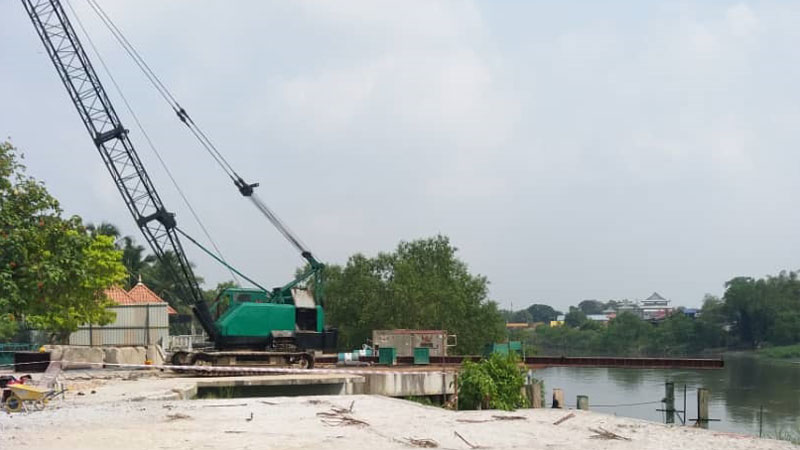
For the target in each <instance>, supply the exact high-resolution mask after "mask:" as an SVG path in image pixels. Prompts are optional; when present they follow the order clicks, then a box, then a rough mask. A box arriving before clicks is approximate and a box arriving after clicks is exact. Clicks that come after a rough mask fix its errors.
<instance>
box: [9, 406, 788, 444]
mask: <svg viewBox="0 0 800 450" xmlns="http://www.w3.org/2000/svg"><path fill="white" fill-rule="evenodd" d="M351 404H352V405H353V409H352V412H351V413H349V415H350V416H352V417H353V418H355V419H358V420H359V421H361V422H362V423H360V424H356V425H336V423H335V421H334V422H331V421H330V420H327V421H326V418H325V417H320V416H319V415H318V414H320V413H328V412H331V409H332V407H334V406H337V407H340V408H349V407H350V405H351ZM55 406H56V407H55V408H48V409H46V410H45V411H42V412H36V413H30V414H16V415H6V414H0V435H2V437H3V440H2V444H0V445H3V448H5V446H8V448H34V449H43V450H47V449H59V450H60V449H65V448H81V449H88V450H94V449H98V450H99V449H102V450H105V449H108V448H113V449H114V450H127V449H141V448H159V449H186V448H203V449H225V450H230V449H234V448H259V449H261V448H264V449H320V448H324V449H342V450H345V449H346V450H375V449H408V448H413V446H411V445H410V444H409V439H431V440H433V441H435V442H436V443H437V444H438V446H439V447H440V448H450V449H468V448H470V446H474V447H473V448H478V446H480V447H481V448H493V449H523V448H524V449H527V448H533V449H589V448H591V449H600V450H617V449H637V450H639V449H641V450H656V449H658V450H661V449H665V448H676V449H695V448H702V449H725V450H745V449H747V450H766V449H775V450H790V449H795V448H796V447H794V446H793V444H791V443H789V442H780V441H774V440H768V439H758V438H756V437H753V436H743V435H736V434H730V433H721V432H714V431H708V430H701V429H696V428H689V427H675V426H666V425H662V424H657V423H652V422H646V421H642V420H635V419H627V418H623V417H615V416H611V415H606V414H600V413H596V412H590V411H572V413H574V414H575V416H574V417H573V418H571V419H570V420H567V421H565V422H563V423H561V424H560V425H553V423H554V422H555V421H557V420H558V419H559V418H561V417H563V416H564V415H566V414H567V413H568V412H567V411H564V410H553V409H535V410H519V411H514V412H513V413H508V412H504V411H493V410H485V411H459V412H454V411H448V410H444V409H440V408H433V407H427V406H422V405H419V404H416V403H412V402H407V401H402V400H397V399H391V398H386V397H378V396H342V397H337V396H331V397H314V398H308V397H273V398H270V399H269V400H268V401H267V400H264V399H229V400H220V399H216V400H191V401H143V402H121V403H120V402H110V403H98V404H91V405H76V404H73V403H66V404H63V405H55ZM508 415H513V416H516V417H518V419H517V420H498V419H496V416H508ZM600 428H602V429H604V430H608V431H611V432H613V433H616V434H618V435H620V436H624V437H626V438H628V439H630V440H629V441H620V440H603V439H596V438H595V437H594V436H596V434H595V433H594V432H593V431H592V429H600ZM456 432H457V433H458V434H459V435H460V436H463V438H464V439H466V440H467V441H469V443H470V445H468V444H467V443H465V442H464V441H463V440H461V438H459V437H458V436H457V435H456V434H455V433H456Z"/></svg>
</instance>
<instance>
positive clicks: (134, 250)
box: [122, 236, 156, 289]
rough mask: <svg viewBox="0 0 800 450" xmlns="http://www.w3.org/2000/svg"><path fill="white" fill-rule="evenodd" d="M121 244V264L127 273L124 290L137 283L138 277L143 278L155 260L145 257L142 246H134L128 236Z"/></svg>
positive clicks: (150, 256)
mask: <svg viewBox="0 0 800 450" xmlns="http://www.w3.org/2000/svg"><path fill="white" fill-rule="evenodd" d="M122 242H123V246H122V264H123V265H124V266H125V269H127V271H128V280H127V281H126V283H125V289H130V288H132V287H133V286H134V285H135V284H136V283H137V281H138V280H139V277H140V276H144V274H145V273H146V272H147V271H148V270H149V268H150V266H151V265H152V264H153V263H154V262H155V261H156V258H155V257H154V256H153V255H145V253H144V252H145V248H144V246H142V245H138V244H136V243H135V241H134V240H133V238H132V237H130V236H125V237H123V238H122Z"/></svg>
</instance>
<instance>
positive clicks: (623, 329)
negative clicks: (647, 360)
mask: <svg viewBox="0 0 800 450" xmlns="http://www.w3.org/2000/svg"><path fill="white" fill-rule="evenodd" d="M652 333H653V326H652V325H650V324H649V323H647V322H645V321H643V320H642V319H640V318H639V317H637V316H635V315H633V314H631V313H629V312H624V313H622V314H620V315H618V316H617V317H615V318H613V319H611V320H610V321H609V322H608V326H607V328H606V332H605V334H604V335H603V344H602V345H603V348H604V349H605V353H607V354H610V355H619V356H628V355H641V354H642V353H644V351H645V349H646V347H647V346H648V343H649V342H648V341H649V340H650V339H651V338H652Z"/></svg>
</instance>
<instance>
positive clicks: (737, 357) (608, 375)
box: [535, 354, 800, 435]
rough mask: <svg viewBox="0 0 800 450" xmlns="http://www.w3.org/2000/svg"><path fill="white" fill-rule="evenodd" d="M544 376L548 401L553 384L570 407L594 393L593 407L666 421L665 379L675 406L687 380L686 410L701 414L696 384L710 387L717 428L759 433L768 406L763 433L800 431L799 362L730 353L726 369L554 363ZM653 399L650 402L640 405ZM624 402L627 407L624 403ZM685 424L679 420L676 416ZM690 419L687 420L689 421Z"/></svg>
mask: <svg viewBox="0 0 800 450" xmlns="http://www.w3.org/2000/svg"><path fill="white" fill-rule="evenodd" d="M535 376H536V378H538V379H541V380H544V383H545V390H546V396H547V397H546V398H547V404H548V405H549V404H550V401H551V399H552V390H553V388H561V389H563V390H564V393H565V399H566V403H567V406H568V407H574V405H575V402H576V400H575V397H576V396H577V395H588V396H589V407H590V409H591V410H593V411H598V412H606V413H609V414H616V415H619V416H625V417H634V418H638V419H646V420H651V421H654V422H662V423H663V422H664V419H665V418H664V413H663V412H659V411H657V409H663V408H664V406H663V404H662V403H660V400H661V399H663V398H664V384H665V383H666V382H667V381H672V382H674V383H675V409H678V410H682V409H683V405H684V402H683V386H684V385H686V387H687V389H686V411H687V412H686V415H687V416H688V419H689V420H691V419H695V418H697V388H701V387H704V388H707V389H710V390H711V401H710V403H709V415H710V417H711V419H719V421H712V422H710V423H709V426H708V427H709V428H710V429H712V430H722V431H732V432H737V433H749V434H754V435H758V434H759V415H760V414H759V411H760V408H761V407H762V406H763V408H764V413H763V432H764V434H765V435H768V434H775V433H776V432H778V431H787V430H792V431H797V430H800V364H798V363H792V362H785V361H776V360H770V359H766V358H757V357H754V356H752V355H747V354H728V355H726V356H725V368H724V369H704V370H655V369H601V368H575V367H551V368H546V369H539V370H537V371H536V372H535ZM646 402H651V403H650V404H640V403H646ZM620 405H622V406H620ZM675 423H678V424H680V419H678V417H676V418H675ZM687 423H688V421H687Z"/></svg>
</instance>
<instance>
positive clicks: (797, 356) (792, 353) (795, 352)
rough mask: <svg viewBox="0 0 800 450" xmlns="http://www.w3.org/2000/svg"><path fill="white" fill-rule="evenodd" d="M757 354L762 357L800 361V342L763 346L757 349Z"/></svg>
mask: <svg viewBox="0 0 800 450" xmlns="http://www.w3.org/2000/svg"><path fill="white" fill-rule="evenodd" d="M755 354H756V355H757V356H760V357H764V358H772V359H779V360H783V361H792V360H796V361H800V344H793V345H780V346H775V347H767V348H762V349H758V350H756V351H755Z"/></svg>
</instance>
